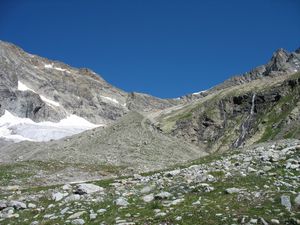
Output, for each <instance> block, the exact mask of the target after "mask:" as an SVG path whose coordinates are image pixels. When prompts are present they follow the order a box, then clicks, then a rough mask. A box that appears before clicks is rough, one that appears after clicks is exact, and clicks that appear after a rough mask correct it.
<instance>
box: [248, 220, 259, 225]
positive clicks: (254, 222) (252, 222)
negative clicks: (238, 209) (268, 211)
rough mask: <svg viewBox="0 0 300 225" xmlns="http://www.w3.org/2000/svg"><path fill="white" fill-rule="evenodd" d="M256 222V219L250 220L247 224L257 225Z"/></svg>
mask: <svg viewBox="0 0 300 225" xmlns="http://www.w3.org/2000/svg"><path fill="white" fill-rule="evenodd" d="M257 222H258V220H257V219H250V221H249V223H250V224H257Z"/></svg>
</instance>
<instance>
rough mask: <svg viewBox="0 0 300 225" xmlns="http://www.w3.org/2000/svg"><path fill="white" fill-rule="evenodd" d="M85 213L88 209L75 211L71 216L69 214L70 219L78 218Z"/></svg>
mask: <svg viewBox="0 0 300 225" xmlns="http://www.w3.org/2000/svg"><path fill="white" fill-rule="evenodd" d="M85 213H86V211H80V212H77V213H74V214H72V215H71V216H69V217H68V219H70V220H71V219H77V218H79V217H81V216H82V215H83V214H85Z"/></svg>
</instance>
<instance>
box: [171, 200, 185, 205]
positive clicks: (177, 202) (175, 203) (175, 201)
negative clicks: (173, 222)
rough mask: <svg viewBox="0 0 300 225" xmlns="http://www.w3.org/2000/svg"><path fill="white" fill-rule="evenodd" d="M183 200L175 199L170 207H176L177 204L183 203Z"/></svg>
mask: <svg viewBox="0 0 300 225" xmlns="http://www.w3.org/2000/svg"><path fill="white" fill-rule="evenodd" d="M183 201H184V199H175V200H173V201H172V202H171V205H178V204H179V203H181V202H183Z"/></svg>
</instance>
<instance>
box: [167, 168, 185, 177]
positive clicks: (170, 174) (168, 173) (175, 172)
mask: <svg viewBox="0 0 300 225" xmlns="http://www.w3.org/2000/svg"><path fill="white" fill-rule="evenodd" d="M180 172H181V171H180V169H177V170H172V171H168V172H166V173H165V176H166V177H174V176H176V175H178V174H180Z"/></svg>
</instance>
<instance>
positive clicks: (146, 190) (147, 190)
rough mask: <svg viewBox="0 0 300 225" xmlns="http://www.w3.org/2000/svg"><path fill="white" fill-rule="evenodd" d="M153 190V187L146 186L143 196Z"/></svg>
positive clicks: (142, 191)
mask: <svg viewBox="0 0 300 225" xmlns="http://www.w3.org/2000/svg"><path fill="white" fill-rule="evenodd" d="M153 189H154V187H153V186H146V187H143V188H142V189H141V193H142V194H147V193H149V192H151V191H152V190H153Z"/></svg>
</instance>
